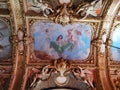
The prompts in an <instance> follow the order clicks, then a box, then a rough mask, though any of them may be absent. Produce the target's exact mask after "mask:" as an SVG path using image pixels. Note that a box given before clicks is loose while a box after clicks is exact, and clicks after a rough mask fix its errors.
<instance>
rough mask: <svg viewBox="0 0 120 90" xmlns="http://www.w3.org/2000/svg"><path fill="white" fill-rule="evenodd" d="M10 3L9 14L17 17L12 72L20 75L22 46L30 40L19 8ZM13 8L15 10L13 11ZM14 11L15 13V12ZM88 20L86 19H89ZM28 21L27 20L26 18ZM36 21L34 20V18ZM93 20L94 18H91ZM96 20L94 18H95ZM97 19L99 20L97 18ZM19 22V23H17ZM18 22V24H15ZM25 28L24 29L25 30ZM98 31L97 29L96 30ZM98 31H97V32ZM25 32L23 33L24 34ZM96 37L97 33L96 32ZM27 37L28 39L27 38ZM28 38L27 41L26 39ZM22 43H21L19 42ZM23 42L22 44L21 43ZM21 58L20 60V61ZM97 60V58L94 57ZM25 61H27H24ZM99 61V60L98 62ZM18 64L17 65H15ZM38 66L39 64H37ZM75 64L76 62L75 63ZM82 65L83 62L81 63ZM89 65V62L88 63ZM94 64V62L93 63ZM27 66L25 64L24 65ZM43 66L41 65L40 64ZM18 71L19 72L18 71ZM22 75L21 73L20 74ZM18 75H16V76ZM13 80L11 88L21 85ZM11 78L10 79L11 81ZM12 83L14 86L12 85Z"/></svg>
mask: <svg viewBox="0 0 120 90" xmlns="http://www.w3.org/2000/svg"><path fill="white" fill-rule="evenodd" d="M10 1H11V2H12V5H14V3H16V2H17V0H16V1H12V0H10ZM20 2H22V0H20ZM12 5H11V7H12V8H14V9H13V10H12V8H11V9H10V10H12V13H11V16H14V15H15V14H16V16H17V17H16V16H14V18H15V19H17V20H14V19H12V20H13V21H14V22H15V24H14V27H13V28H14V30H15V31H14V34H13V38H14V40H13V41H14V43H15V44H14V45H15V47H14V48H15V50H16V51H15V55H14V56H15V57H14V67H15V68H14V72H13V75H17V74H16V73H18V74H20V76H21V67H24V64H25V62H24V60H25V58H24V53H25V52H24V51H23V50H24V49H26V47H24V45H25V46H26V44H29V43H30V42H29V40H28V39H30V36H27V33H28V32H26V31H27V30H26V29H25V28H26V27H22V25H24V24H23V22H22V24H21V19H20V17H19V16H21V13H20V12H18V11H20V10H19V8H17V9H15V7H14V6H12ZM17 5H18V2H17V4H16V5H15V6H16V7H19V5H18V6H17ZM14 10H15V11H14ZM15 12H16V13H15ZM36 17H37V18H39V16H36ZM36 17H34V16H28V15H26V16H24V20H26V21H27V19H26V18H30V19H31V21H32V19H33V21H34V19H36ZM19 19H20V21H19ZM39 19H41V18H39ZM45 19H47V18H45ZM89 20H91V19H89ZM89 20H88V21H89ZM16 21H17V22H16ZM28 21H29V20H28ZM35 21H36V20H35ZM93 21H94V20H93ZM95 21H96V20H95ZM98 21H99V20H98ZM19 22H20V23H19ZM79 22H82V21H79ZM85 22H86V20H85ZM17 24H18V25H17ZM98 26H101V25H100V24H98ZM25 30H26V31H25ZM97 31H98V30H97ZM18 33H20V34H18ZM97 33H98V32H97ZM24 34H25V35H24ZM96 37H97V34H96ZM27 38H28V39H27ZM27 40H28V41H27ZM21 43H22V44H21ZM16 44H17V46H16ZM18 44H19V45H18ZM23 44H24V45H23ZM21 46H23V47H24V48H23V49H22V50H21V49H19V48H20V47H21ZM97 49H99V47H98V48H97ZM20 60H21V61H20ZM96 60H97V59H96ZM26 62H27V61H26ZM18 63H19V64H20V65H18ZM98 63H99V62H98ZM27 64H28V65H30V67H31V65H32V64H30V63H27ZM17 65H18V66H17ZM37 65H38V66H40V65H39V64H37ZM37 65H36V64H34V66H37ZM75 65H76V64H75ZM83 65H84V64H83ZM89 65H90V64H89ZM95 65H96V64H95ZM95 65H93V67H94V66H95ZM26 66H27V65H26ZM42 66H43V65H42ZM101 69H102V68H101V67H100V70H101ZM19 72H20V73H19ZM22 75H23V74H22ZM18 76H19V75H17V77H18ZM12 78H16V77H14V76H13V77H12ZM12 80H13V82H12V86H11V89H13V88H14V86H16V85H18V86H20V85H21V81H20V83H17V82H19V80H16V81H15V80H14V79H12ZM12 80H11V81H12ZM15 82H16V83H17V84H15V85H14V83H15ZM13 85H14V86H13Z"/></svg>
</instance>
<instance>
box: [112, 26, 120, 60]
mask: <svg viewBox="0 0 120 90" xmlns="http://www.w3.org/2000/svg"><path fill="white" fill-rule="evenodd" d="M119 39H120V26H119V27H117V28H116V29H115V31H114V32H113V36H112V40H113V42H112V45H113V47H112V58H113V60H117V61H120V40H119Z"/></svg>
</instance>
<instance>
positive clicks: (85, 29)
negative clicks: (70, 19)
mask: <svg viewBox="0 0 120 90" xmlns="http://www.w3.org/2000/svg"><path fill="white" fill-rule="evenodd" d="M32 28H33V30H34V31H33V32H34V49H35V55H36V57H37V58H42V60H44V59H47V58H48V57H49V58H48V59H58V58H64V59H69V60H70V59H72V60H83V59H86V58H87V57H88V55H89V53H90V40H91V36H92V35H91V31H92V26H91V25H89V24H77V23H76V24H68V25H65V26H62V25H60V24H55V23H50V22H48V23H47V22H38V23H35V24H34V25H33V27H32ZM40 28H41V29H40ZM44 54H46V55H44ZM74 54H75V55H74ZM44 56H47V57H44Z"/></svg>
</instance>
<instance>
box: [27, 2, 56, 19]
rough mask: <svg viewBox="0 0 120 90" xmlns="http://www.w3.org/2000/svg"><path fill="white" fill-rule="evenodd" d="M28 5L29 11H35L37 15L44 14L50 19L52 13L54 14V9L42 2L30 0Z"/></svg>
mask: <svg viewBox="0 0 120 90" xmlns="http://www.w3.org/2000/svg"><path fill="white" fill-rule="evenodd" d="M27 4H28V10H33V11H35V12H37V13H43V15H44V16H45V17H48V15H49V14H50V13H51V12H52V13H53V12H54V11H53V10H52V8H50V7H49V6H48V4H47V3H43V1H42V0H30V1H28V3H27Z"/></svg>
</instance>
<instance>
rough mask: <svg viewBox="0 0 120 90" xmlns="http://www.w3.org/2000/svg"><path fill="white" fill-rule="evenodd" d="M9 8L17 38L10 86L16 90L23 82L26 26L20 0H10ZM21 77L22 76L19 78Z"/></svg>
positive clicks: (14, 34) (12, 89) (11, 89)
mask: <svg viewBox="0 0 120 90" xmlns="http://www.w3.org/2000/svg"><path fill="white" fill-rule="evenodd" d="M8 4H9V10H10V11H11V12H10V16H11V21H12V25H13V39H15V42H14V46H13V48H14V50H15V55H14V65H13V68H14V69H13V73H12V77H11V84H10V87H9V90H16V89H17V88H19V89H20V87H21V83H22V79H23V78H22V76H23V71H24V68H23V67H24V63H23V60H24V55H23V53H24V51H23V50H24V39H23V37H24V31H23V29H24V26H23V21H22V20H23V19H22V15H21V7H20V2H19V0H9V1H8ZM18 77H20V78H18Z"/></svg>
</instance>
